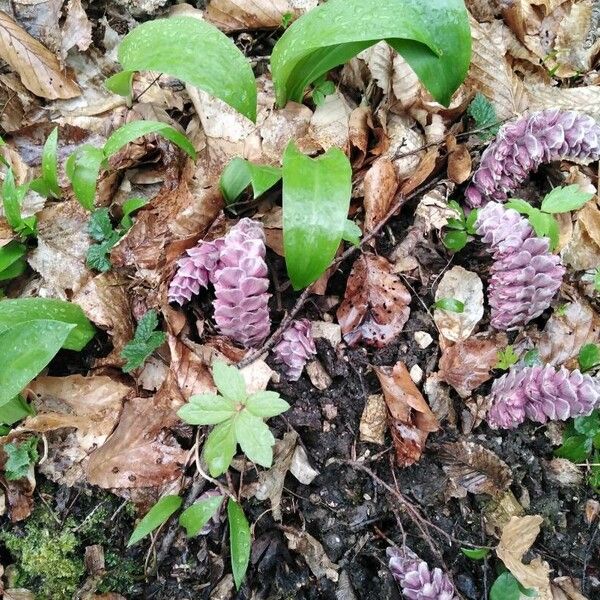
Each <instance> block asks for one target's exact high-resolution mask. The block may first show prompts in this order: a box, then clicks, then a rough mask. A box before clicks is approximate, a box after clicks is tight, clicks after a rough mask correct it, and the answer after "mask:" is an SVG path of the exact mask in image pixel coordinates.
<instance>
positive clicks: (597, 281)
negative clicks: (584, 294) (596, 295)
mask: <svg viewBox="0 0 600 600" xmlns="http://www.w3.org/2000/svg"><path fill="white" fill-rule="evenodd" d="M594 289H595V290H596V291H597V292H600V267H598V268H597V269H596V271H595V273H594Z"/></svg>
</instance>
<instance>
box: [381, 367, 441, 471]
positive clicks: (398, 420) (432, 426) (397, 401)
mask: <svg viewBox="0 0 600 600" xmlns="http://www.w3.org/2000/svg"><path fill="white" fill-rule="evenodd" d="M374 370H375V374H376V375H377V378H378V379H379V383H380V384H381V387H382V389H383V396H384V399H385V402H386V405H387V409H388V420H389V421H388V422H389V427H390V431H391V432H392V439H393V441H394V446H395V449H396V458H397V460H398V464H399V465H401V466H403V467H407V466H409V465H412V464H414V463H415V462H417V461H418V460H419V459H420V458H421V454H422V453H423V449H424V448H425V442H426V440H427V437H428V435H429V434H430V433H431V432H433V431H437V430H438V429H439V423H438V420H437V418H436V416H435V415H434V414H433V412H432V411H431V409H430V408H429V405H428V404H427V402H426V401H425V398H423V395H422V394H421V392H420V391H419V389H418V388H417V386H416V385H415V384H414V382H413V380H412V379H411V378H410V373H409V372H408V369H407V368H406V365H405V364H404V363H403V362H401V361H400V362H397V363H396V364H395V365H394V367H393V368H392V367H374Z"/></svg>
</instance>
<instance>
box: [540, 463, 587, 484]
mask: <svg viewBox="0 0 600 600" xmlns="http://www.w3.org/2000/svg"><path fill="white" fill-rule="evenodd" d="M545 467H546V475H547V477H548V479H549V480H550V481H551V482H552V483H555V484H558V485H561V486H567V487H568V486H579V485H581V484H582V483H583V472H582V471H581V470H580V469H579V467H578V466H577V465H575V464H573V463H572V462H571V461H570V460H567V459H566V458H553V459H552V460H551V461H550V462H548V463H545Z"/></svg>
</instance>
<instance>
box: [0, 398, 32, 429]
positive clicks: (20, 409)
mask: <svg viewBox="0 0 600 600" xmlns="http://www.w3.org/2000/svg"><path fill="white" fill-rule="evenodd" d="M34 414H35V411H34V410H33V408H32V407H31V406H30V405H29V404H27V402H26V401H25V399H24V398H23V396H21V395H20V394H19V395H17V396H15V397H14V398H11V399H10V400H9V401H8V402H7V403H6V404H3V405H2V406H0V423H6V425H14V424H15V423H16V422H17V421H20V420H21V419H24V418H25V417H27V416H29V415H34Z"/></svg>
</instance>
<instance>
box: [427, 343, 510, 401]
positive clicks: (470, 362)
mask: <svg viewBox="0 0 600 600" xmlns="http://www.w3.org/2000/svg"><path fill="white" fill-rule="evenodd" d="M507 343H508V340H507V338H506V335H505V334H504V333H499V334H496V335H494V336H491V337H470V338H468V339H466V340H464V341H461V342H458V343H456V344H446V345H445V346H444V347H443V349H442V356H441V358H440V363H439V376H440V377H441V379H443V380H444V381H445V382H446V383H448V384H450V385H451V386H452V387H453V388H454V389H455V390H456V391H457V392H458V393H459V395H460V396H461V397H462V398H468V397H469V396H470V395H471V392H473V390H475V389H477V388H478V387H479V386H480V385H481V384H482V383H485V382H486V381H487V380H488V379H490V378H491V376H492V375H491V373H490V371H491V370H492V369H493V368H494V367H495V366H496V363H497V362H498V351H499V350H501V349H502V348H504V347H506V344H507Z"/></svg>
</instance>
